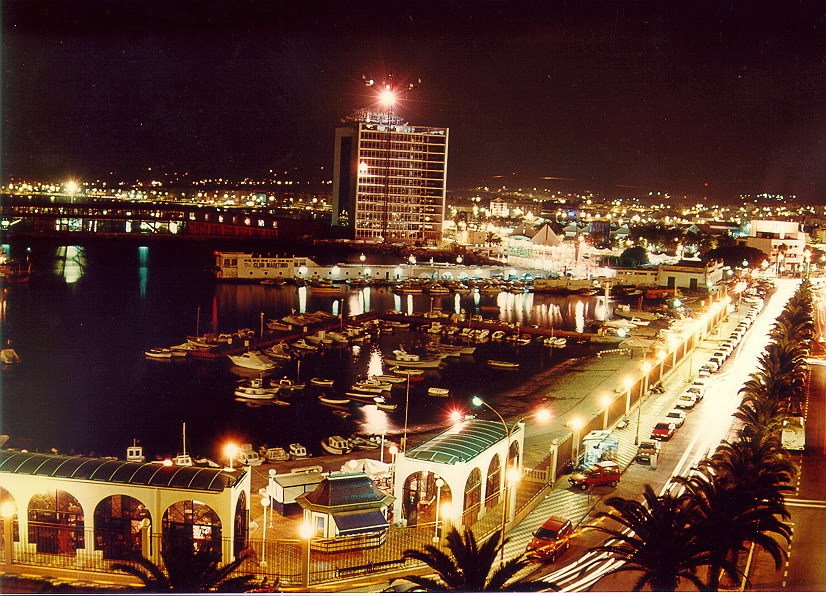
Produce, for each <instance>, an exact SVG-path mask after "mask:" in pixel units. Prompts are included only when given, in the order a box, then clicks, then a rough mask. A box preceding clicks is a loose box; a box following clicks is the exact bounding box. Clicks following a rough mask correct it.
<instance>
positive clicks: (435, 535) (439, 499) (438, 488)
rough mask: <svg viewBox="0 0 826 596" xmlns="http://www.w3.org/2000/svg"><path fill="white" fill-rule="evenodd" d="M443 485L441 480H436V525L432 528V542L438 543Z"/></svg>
mask: <svg viewBox="0 0 826 596" xmlns="http://www.w3.org/2000/svg"><path fill="white" fill-rule="evenodd" d="M444 485H445V481H444V479H443V478H441V477H438V478H436V523H435V524H434V527H433V542H434V543H436V542H439V507H440V506H441V502H442V487H443V486H444Z"/></svg>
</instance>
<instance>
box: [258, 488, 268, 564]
mask: <svg viewBox="0 0 826 596" xmlns="http://www.w3.org/2000/svg"><path fill="white" fill-rule="evenodd" d="M270 506H271V505H270V497H269V496H266V497H261V507H263V508H264V519H263V520H262V526H263V528H264V529H263V530H262V531H263V537H262V538H261V562H260V565H261V567H266V566H267V507H270Z"/></svg>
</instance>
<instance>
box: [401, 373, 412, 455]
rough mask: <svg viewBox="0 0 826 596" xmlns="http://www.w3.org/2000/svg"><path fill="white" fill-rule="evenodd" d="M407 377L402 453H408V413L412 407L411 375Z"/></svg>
mask: <svg viewBox="0 0 826 596" xmlns="http://www.w3.org/2000/svg"><path fill="white" fill-rule="evenodd" d="M406 376H407V389H405V392H404V434H403V435H402V445H401V447H402V451H403V452H406V451H407V413H408V410H409V406H410V375H409V374H408V375H406Z"/></svg>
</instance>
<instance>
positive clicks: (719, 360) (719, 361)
mask: <svg viewBox="0 0 826 596" xmlns="http://www.w3.org/2000/svg"><path fill="white" fill-rule="evenodd" d="M725 361H726V357H725V356H723V355H722V354H720V355H719V356H718V355H717V354H716V353H715V354H714V355H713V356H712V357H711V358H709V359H708V363H709V364H713V365H715V366H716V367H717V368H716V369H715V370H714V372H716V371H718V370H720V367H721V366H723V363H724V362H725Z"/></svg>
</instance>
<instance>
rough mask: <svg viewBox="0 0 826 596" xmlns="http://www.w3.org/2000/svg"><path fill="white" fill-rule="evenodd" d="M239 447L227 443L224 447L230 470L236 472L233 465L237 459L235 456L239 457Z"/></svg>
mask: <svg viewBox="0 0 826 596" xmlns="http://www.w3.org/2000/svg"><path fill="white" fill-rule="evenodd" d="M238 451H239V449H238V445H236V444H235V443H227V444H226V445H224V455H225V456H226V457H227V458H228V459H229V467H228V468H227V469H228V470H234V469H235V467H234V466H233V465H232V460H234V459H235V456H236V455H238Z"/></svg>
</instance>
